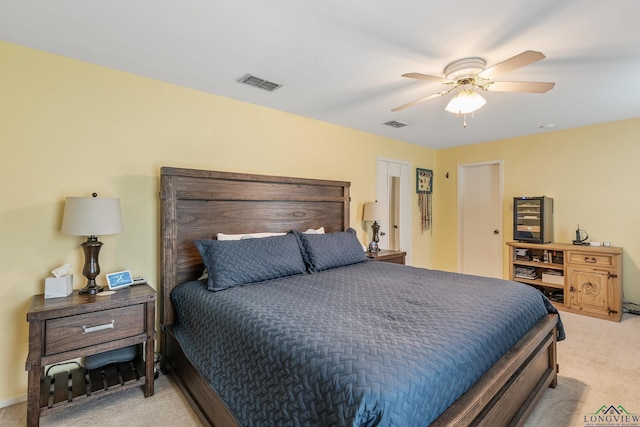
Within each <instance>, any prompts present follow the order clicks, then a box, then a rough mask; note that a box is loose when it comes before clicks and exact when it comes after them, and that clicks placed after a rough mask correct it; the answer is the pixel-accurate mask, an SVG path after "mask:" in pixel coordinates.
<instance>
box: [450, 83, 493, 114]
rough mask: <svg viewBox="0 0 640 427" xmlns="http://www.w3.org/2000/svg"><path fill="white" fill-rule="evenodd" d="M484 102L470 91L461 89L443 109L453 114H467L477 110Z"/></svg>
mask: <svg viewBox="0 0 640 427" xmlns="http://www.w3.org/2000/svg"><path fill="white" fill-rule="evenodd" d="M486 102H487V101H486V100H485V99H484V98H483V97H482V96H480V95H479V94H478V93H477V92H475V91H473V90H472V89H462V90H460V92H458V94H457V95H456V96H454V97H453V99H452V100H451V101H449V103H448V104H447V107H446V108H445V110H446V111H448V112H450V113H453V114H468V113H473V112H474V111H476V110H478V109H479V108H480V107H482V106H483V105H484V104H486Z"/></svg>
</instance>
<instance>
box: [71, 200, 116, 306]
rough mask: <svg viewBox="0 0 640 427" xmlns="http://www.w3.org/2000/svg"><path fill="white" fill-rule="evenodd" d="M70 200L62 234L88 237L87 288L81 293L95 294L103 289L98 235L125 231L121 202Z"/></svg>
mask: <svg viewBox="0 0 640 427" xmlns="http://www.w3.org/2000/svg"><path fill="white" fill-rule="evenodd" d="M97 196H98V195H97V194H96V193H93V197H67V200H66V202H65V205H64V216H63V219H62V232H63V233H64V234H69V235H72V236H87V241H86V242H84V243H83V244H82V245H81V246H82V250H83V251H84V267H83V269H82V274H83V275H84V276H85V277H86V278H87V286H85V287H84V288H82V289H80V291H79V292H80V293H81V294H90V295H95V294H97V293H98V292H102V290H103V287H102V286H98V285H97V284H96V277H97V276H98V274H100V265H99V264H98V254H99V253H100V248H101V247H102V242H100V241H98V237H97V236H104V235H109V234H119V233H121V232H122V213H121V210H120V199H112V198H103V197H97Z"/></svg>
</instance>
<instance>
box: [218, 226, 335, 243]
mask: <svg viewBox="0 0 640 427" xmlns="http://www.w3.org/2000/svg"><path fill="white" fill-rule="evenodd" d="M304 233H305V234H324V227H320V228H316V229H313V228H310V229H308V230H307V231H304ZM285 234H287V233H243V234H224V233H218V234H216V239H218V240H242V239H261V238H263V237H273V236H284V235H285Z"/></svg>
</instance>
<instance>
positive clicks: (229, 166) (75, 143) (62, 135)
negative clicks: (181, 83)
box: [0, 42, 435, 403]
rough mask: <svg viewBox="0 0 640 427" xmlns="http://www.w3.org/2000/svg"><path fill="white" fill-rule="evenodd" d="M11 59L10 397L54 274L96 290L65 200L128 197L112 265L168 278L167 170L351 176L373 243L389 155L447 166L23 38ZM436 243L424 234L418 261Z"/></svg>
mask: <svg viewBox="0 0 640 427" xmlns="http://www.w3.org/2000/svg"><path fill="white" fill-rule="evenodd" d="M0 65H1V66H0V94H1V95H0V118H1V119H0V120H2V125H1V126H0V144H2V155H1V156H0V186H1V187H0V188H1V189H2V190H1V194H2V198H1V199H0V200H1V201H0V236H1V241H2V245H1V248H2V249H1V251H2V252H1V253H0V284H1V285H0V324H2V325H4V327H2V328H0V348H2V350H1V352H0V403H2V402H3V401H4V402H9V401H11V400H12V399H15V398H16V397H19V396H24V394H25V393H26V387H27V383H26V381H27V377H26V373H25V372H24V363H25V359H26V356H27V339H28V328H27V323H26V321H25V319H26V317H25V316H26V312H27V310H28V308H29V304H30V301H31V297H32V296H33V295H34V294H38V293H42V292H43V287H44V277H46V276H47V275H49V271H50V270H51V269H52V268H54V267H56V266H58V265H61V264H63V263H65V262H70V263H72V264H73V265H74V267H75V279H76V283H75V285H76V286H75V287H76V288H79V287H82V286H84V278H83V277H82V275H81V273H80V269H81V264H82V263H83V255H82V252H81V250H80V247H79V245H80V243H81V242H82V240H83V239H82V238H79V237H73V236H65V235H63V234H62V233H61V232H60V224H61V215H62V210H63V204H64V203H63V202H64V199H65V197H67V196H88V195H90V194H91V193H92V192H94V191H95V192H98V194H99V195H101V196H105V197H106V196H110V197H119V198H120V199H121V203H122V210H123V218H124V227H125V231H124V233H123V234H120V235H117V236H104V237H101V238H100V240H101V241H102V242H103V243H104V247H103V249H102V251H101V254H100V266H101V269H102V272H103V273H104V272H109V271H117V270H120V269H129V270H131V271H132V272H133V273H134V274H143V275H145V276H146V277H147V278H148V279H149V281H150V283H151V284H154V285H155V284H156V283H157V278H158V269H159V265H158V232H159V224H158V199H157V194H158V185H159V178H158V174H159V168H160V167H161V166H175V167H189V168H202V169H210V170H226V171H238V172H249V173H261V174H270V175H287V176H299V177H307V178H321V179H336V180H344V181H351V184H352V187H351V195H352V204H351V224H352V225H353V226H354V228H356V229H357V230H358V234H359V236H360V239H361V240H362V241H363V242H366V240H367V239H366V232H365V230H364V229H363V225H362V222H361V221H360V219H359V215H361V212H362V204H363V203H364V202H366V201H372V200H375V194H376V188H375V182H376V156H383V157H387V158H393V159H397V160H402V161H407V162H411V163H412V164H413V166H414V167H418V166H419V167H426V168H433V167H434V166H435V152H434V151H433V150H429V149H426V148H421V147H417V146H413V145H410V144H406V143H403V142H399V141H394V140H391V139H388V138H382V137H378V136H374V135H370V134H366V133H363V132H359V131H355V130H351V129H347V128H344V127H340V126H334V125H330V124H327V123H322V122H319V121H315V120H310V119H307V118H303V117H300V116H295V115H291V114H287V113H283V112H280V111H276V110H271V109H267V108H263V107H258V106H255V105H250V104H246V103H241V102H237V101H233V100H230V99H226V98H222V97H219V96H215V95H211V94H206V93H202V92H197V91H193V90H189V89H185V88H182V87H178V86H173V85H170V84H166V83H162V82H158V81H155V80H151V79H147V78H143V77H139V76H135V75H132V74H127V73H124V72H119V71H115V70H111V69H107V68H103V67H99V66H95V65H92V64H88V63H84V62H80V61H75V60H71V59H68V58H63V57H60V56H56V55H51V54H47V53H43V52H39V51H36V50H32V49H27V48H24V47H19V46H16V45H13V44H8V43H2V42H0ZM412 185H414V184H412ZM413 204H414V206H413V213H414V218H413V223H414V224H419V218H418V216H417V215H418V212H419V211H418V205H417V200H413ZM318 225H319V226H320V225H322V224H318ZM416 229H417V228H416ZM431 245H432V238H431V237H430V236H429V235H428V234H425V235H422V234H421V233H420V232H419V231H418V232H416V233H413V263H414V264H415V265H423V266H425V265H427V264H429V263H430V262H431V260H430V258H429V257H430V254H431V253H432V252H433V251H432V250H431ZM101 278H102V279H103V278H104V276H103V275H101V277H99V279H101Z"/></svg>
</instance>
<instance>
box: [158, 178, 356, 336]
mask: <svg viewBox="0 0 640 427" xmlns="http://www.w3.org/2000/svg"><path fill="white" fill-rule="evenodd" d="M350 187H351V183H349V182H344V181H326V180H316V179H303V178H289V177H281V176H264V175H250V174H241V173H231V172H215V171H206V170H195V169H182V168H171V167H163V168H161V170H160V215H161V218H162V222H161V239H162V247H161V263H162V265H161V275H160V282H161V283H160V287H161V295H160V322H161V325H170V324H172V323H173V306H172V305H171V299H170V293H171V290H172V289H173V288H174V287H176V286H178V285H179V284H181V283H184V282H187V281H189V280H194V279H196V278H198V277H199V276H200V275H201V274H202V271H203V269H204V265H203V263H202V260H201V258H200V254H199V253H198V250H197V249H196V247H195V245H194V244H193V241H194V240H196V239H212V238H214V236H215V235H216V234H217V233H228V234H236V233H257V232H287V231H290V230H306V229H309V228H318V227H324V228H325V231H326V232H336V231H344V230H346V229H347V228H348V227H349V201H350V197H349V190H350Z"/></svg>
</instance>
